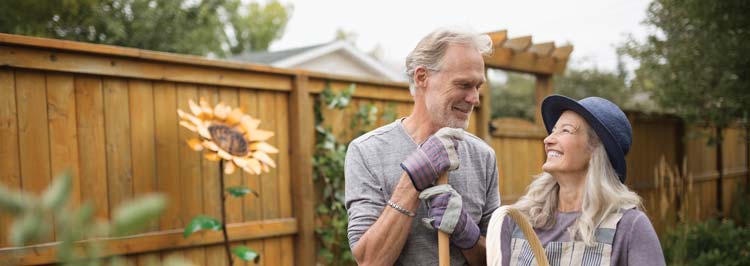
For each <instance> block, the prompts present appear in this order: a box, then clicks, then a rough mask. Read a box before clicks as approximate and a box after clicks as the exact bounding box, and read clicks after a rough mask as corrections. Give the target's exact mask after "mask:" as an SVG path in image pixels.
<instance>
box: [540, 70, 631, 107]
mask: <svg viewBox="0 0 750 266" xmlns="http://www.w3.org/2000/svg"><path fill="white" fill-rule="evenodd" d="M553 85H554V92H555V93H557V94H562V95H565V96H568V97H571V98H574V99H583V98H586V97H591V96H598V97H602V98H605V99H608V100H610V101H612V102H614V103H615V104H617V105H619V106H621V107H625V108H627V107H628V105H629V102H631V99H632V94H631V93H630V90H629V87H628V86H627V85H626V84H625V80H624V79H623V78H622V75H618V74H616V73H611V72H606V71H601V70H599V69H596V68H593V69H581V70H579V69H569V70H568V71H566V72H565V74H564V75H562V76H559V77H555V79H554V82H553Z"/></svg>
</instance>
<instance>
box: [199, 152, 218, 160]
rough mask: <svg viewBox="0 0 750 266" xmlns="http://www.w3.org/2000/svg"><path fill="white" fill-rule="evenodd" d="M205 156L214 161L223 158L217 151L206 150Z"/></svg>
mask: <svg viewBox="0 0 750 266" xmlns="http://www.w3.org/2000/svg"><path fill="white" fill-rule="evenodd" d="M203 158H206V160H209V161H212V162H218V161H219V160H221V157H219V155H218V154H216V153H215V152H206V153H205V154H203Z"/></svg>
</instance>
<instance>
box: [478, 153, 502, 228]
mask: <svg viewBox="0 0 750 266" xmlns="http://www.w3.org/2000/svg"><path fill="white" fill-rule="evenodd" d="M488 157H489V159H488V162H487V168H488V169H487V173H488V176H487V177H486V180H487V182H488V185H487V195H486V203H485V206H484V208H482V220H481V221H479V230H480V232H481V234H482V235H483V236H486V235H487V226H489V223H490V218H492V213H493V212H495V210H496V209H497V208H498V207H500V192H498V185H497V182H498V181H497V176H498V170H497V159H496V157H495V153H494V152H493V153H491V156H488Z"/></svg>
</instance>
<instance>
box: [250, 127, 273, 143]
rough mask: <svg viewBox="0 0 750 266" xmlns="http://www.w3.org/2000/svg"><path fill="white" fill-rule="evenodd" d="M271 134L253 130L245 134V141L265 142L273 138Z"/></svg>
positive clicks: (265, 131)
mask: <svg viewBox="0 0 750 266" xmlns="http://www.w3.org/2000/svg"><path fill="white" fill-rule="evenodd" d="M273 135H274V134H273V132H271V131H267V130H261V129H253V130H249V131H248V132H247V140H249V141H266V140H267V139H269V138H271V137H273Z"/></svg>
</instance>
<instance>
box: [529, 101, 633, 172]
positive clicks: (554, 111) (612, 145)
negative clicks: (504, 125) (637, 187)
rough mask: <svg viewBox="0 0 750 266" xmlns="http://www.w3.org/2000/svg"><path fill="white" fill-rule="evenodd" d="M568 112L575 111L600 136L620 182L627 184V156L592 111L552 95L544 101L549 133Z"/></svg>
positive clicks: (543, 115)
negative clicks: (564, 113) (563, 114)
mask: <svg viewBox="0 0 750 266" xmlns="http://www.w3.org/2000/svg"><path fill="white" fill-rule="evenodd" d="M567 110H570V111H573V112H575V113H577V114H578V115H580V116H581V117H583V119H585V120H586V122H587V123H588V124H589V126H590V127H591V128H592V129H593V130H594V132H596V135H598V136H599V140H601V142H602V144H603V145H604V148H605V150H606V151H607V156H608V157H609V161H610V163H611V164H612V167H613V168H614V169H615V171H616V172H617V176H618V177H619V178H620V182H622V183H625V176H626V175H627V166H626V163H625V154H624V153H623V151H622V149H620V148H619V145H618V144H617V142H616V141H615V138H614V136H613V135H612V133H611V132H610V131H609V129H607V127H605V126H604V124H603V123H602V122H601V121H600V120H599V119H598V118H596V116H594V115H593V114H592V113H591V111H589V110H588V109H586V107H584V106H583V105H581V104H580V103H578V101H576V100H574V99H571V98H568V97H565V96H562V95H551V96H547V98H545V99H544V101H543V102H542V120H544V127H545V128H546V129H547V133H551V132H552V128H553V127H555V123H557V120H558V119H560V116H561V115H562V113H563V112H565V111H567Z"/></svg>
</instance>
